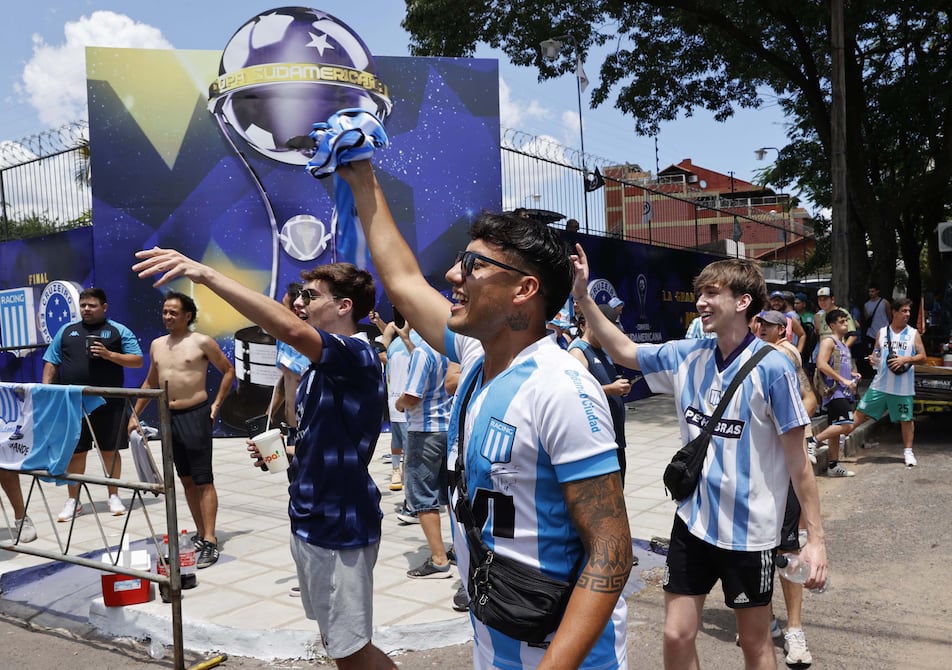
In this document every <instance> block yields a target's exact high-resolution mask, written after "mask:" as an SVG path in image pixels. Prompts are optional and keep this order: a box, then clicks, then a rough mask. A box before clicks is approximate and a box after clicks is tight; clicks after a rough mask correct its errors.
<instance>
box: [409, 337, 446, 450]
mask: <svg viewBox="0 0 952 670" xmlns="http://www.w3.org/2000/svg"><path fill="white" fill-rule="evenodd" d="M449 363H450V362H449V359H448V358H447V357H446V356H444V355H443V354H440V353H439V352H437V351H436V350H435V349H433V347H431V346H430V345H429V344H427V343H426V342H423V341H420V342H418V343H417V345H416V347H414V349H413V353H411V354H410V371H409V373H408V375H407V382H406V388H405V389H404V393H406V394H408V395H412V396H413V397H415V398H419V399H420V402H419V404H417V405H416V407H411V408H410V409H409V410H407V430H412V431H414V432H417V433H445V432H446V429H447V425H448V424H449V420H450V408H451V407H452V405H453V396H452V395H450V394H449V393H447V391H446V388H445V386H444V382H445V381H446V369H447V367H449Z"/></svg>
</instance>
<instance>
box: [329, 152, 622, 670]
mask: <svg viewBox="0 0 952 670" xmlns="http://www.w3.org/2000/svg"><path fill="white" fill-rule="evenodd" d="M337 174H338V175H339V176H341V177H342V178H344V179H345V180H346V181H347V182H348V184H349V185H350V187H351V189H352V191H353V193H354V200H355V202H356V205H357V213H358V215H359V218H360V223H361V225H362V227H363V229H364V235H365V237H366V239H367V242H368V245H369V247H370V252H371V256H372V258H373V262H374V266H375V267H376V269H377V272H378V273H379V276H380V278H381V281H382V282H383V284H384V288H385V289H386V291H387V295H388V296H389V297H390V298H391V300H392V301H393V303H394V304H395V305H396V306H397V307H398V308H399V309H400V311H401V312H402V313H403V314H404V315H406V317H407V319H409V320H410V322H411V323H412V324H413V326H414V328H416V329H417V330H418V331H419V332H420V334H421V335H422V336H423V339H424V340H426V341H427V342H428V343H429V344H430V345H431V346H432V347H433V348H434V349H436V350H437V351H439V352H441V353H444V354H446V355H447V356H448V357H449V358H450V360H452V361H455V362H459V363H460V364H461V365H462V376H461V381H460V383H459V388H458V390H457V396H458V397H459V398H460V400H458V401H457V402H454V404H453V415H452V418H451V421H450V431H449V432H450V434H451V435H452V436H453V439H454V444H453V445H452V446H451V448H450V451H449V454H448V463H449V464H451V465H450V467H452V468H453V470H454V472H453V473H451V477H454V476H456V474H457V472H458V469H457V468H456V467H455V465H454V464H455V463H456V459H457V456H458V455H459V457H460V458H461V459H462V462H463V463H464V464H465V467H464V468H463V472H462V473H459V474H460V475H461V476H463V477H464V480H463V481H464V482H465V485H466V486H465V495H466V496H467V501H468V503H469V504H470V505H471V506H472V509H473V513H474V516H475V524H474V526H473V528H474V532H475V533H477V534H478V536H479V537H480V539H481V541H482V542H483V543H485V544H486V545H488V546H489V547H491V548H492V550H493V552H494V555H496V556H504V557H506V558H508V559H510V560H513V561H518V562H519V563H521V564H522V565H523V566H524V567H525V568H526V569H534V570H544V571H545V574H546V575H548V576H549V577H552V578H556V579H559V580H560V581H563V582H567V583H569V584H571V585H573V586H572V590H571V597H570V599H569V601H568V605H567V607H566V608H565V611H564V614H563V616H562V618H561V621H560V623H559V624H558V627H557V628H556V629H555V631H554V632H553V633H550V634H549V635H548V636H547V637H546V639H545V642H544V643H543V644H530V643H528V642H521V641H520V640H517V639H515V638H512V637H509V636H507V635H505V634H504V633H502V632H501V631H500V630H498V629H496V628H491V627H489V626H487V625H485V624H484V623H483V622H482V621H481V620H480V619H478V618H476V616H475V613H471V621H472V623H473V628H474V632H475V641H476V644H475V649H474V658H473V666H474V667H475V668H488V667H506V668H513V669H518V668H532V667H536V666H539V665H542V666H545V665H546V664H549V666H550V667H555V666H562V667H571V668H594V667H598V668H604V669H606V670H607V669H609V668H625V667H627V658H626V656H627V650H626V636H627V626H626V624H625V621H626V614H625V612H626V604H625V599H624V598H623V597H622V588H623V586H624V584H625V581H626V580H627V578H628V574H629V573H630V572H631V563H632V552H631V532H630V529H629V523H628V515H627V513H626V511H625V501H624V496H623V493H622V486H621V478H620V477H619V474H618V469H619V468H618V459H617V457H616V455H615V454H616V449H617V445H616V444H615V441H614V437H613V431H612V430H611V415H610V412H609V410H608V403H607V401H606V400H605V396H604V394H603V393H602V392H601V390H600V388H599V387H598V384H597V383H596V381H595V379H594V378H593V377H592V376H591V375H589V374H588V373H587V372H585V370H584V369H583V368H582V367H581V365H580V364H579V363H578V361H576V360H575V359H574V358H573V357H572V356H570V355H569V354H567V353H565V352H564V351H562V350H561V349H559V347H558V346H557V345H556V344H555V342H554V341H553V340H552V338H551V337H549V336H546V331H545V322H546V321H547V320H548V319H551V318H553V317H554V316H555V314H556V313H557V312H558V311H559V310H560V309H561V308H562V307H563V305H564V304H565V302H566V299H567V298H568V295H569V289H570V287H571V282H572V267H571V263H570V262H569V259H568V256H567V254H566V251H567V250H566V248H565V246H564V244H563V243H562V242H561V240H560V238H559V235H558V232H557V231H555V230H552V229H550V228H548V227H547V226H545V225H543V224H541V223H539V222H537V221H532V220H524V219H519V218H516V217H511V216H506V215H500V214H491V213H483V214H481V215H480V216H479V217H478V218H477V219H476V222H475V223H474V224H473V226H472V228H471V229H470V237H471V238H472V239H471V241H470V242H469V244H468V245H467V247H466V249H465V251H462V252H460V254H459V256H458V258H457V260H456V262H455V263H454V264H453V265H452V266H451V267H450V268H449V270H447V272H446V279H447V281H448V282H449V283H450V284H451V285H452V287H453V301H452V302H450V301H449V300H447V299H446V298H445V297H443V296H442V295H441V294H440V293H439V291H437V290H436V289H435V288H433V287H432V286H430V284H429V283H428V282H427V280H426V278H425V277H424V275H423V273H422V272H421V270H420V267H419V265H418V264H417V262H416V259H415V258H414V255H413V252H412V251H411V249H410V248H409V246H408V245H407V244H406V242H405V241H404V239H403V237H402V236H401V235H400V232H399V230H398V228H397V225H396V223H395V222H394V220H393V217H392V215H391V214H390V210H389V208H388V206H387V202H386V199H385V197H384V194H383V191H382V189H381V187H380V184H379V183H378V182H377V180H376V178H375V176H374V173H373V168H372V167H371V165H370V163H369V162H367V161H355V162H353V163H350V164H349V165H347V166H345V167H343V168H338V170H337ZM460 435H462V437H460ZM458 452H459V453H458ZM452 495H453V497H452V499H451V501H452V503H453V505H454V509H455V506H456V505H457V504H461V503H459V500H460V496H461V495H462V491H461V487H459V486H456V487H454V488H453V491H452ZM490 512H491V513H490ZM454 521H455V526H454V532H453V534H454V538H455V540H456V542H455V545H454V546H455V548H456V554H457V560H458V565H459V572H460V576H461V577H462V579H463V583H464V584H465V585H467V586H471V585H472V581H471V579H470V578H471V574H472V573H471V572H470V568H471V565H470V561H471V560H473V561H476V560H478V559H477V558H476V557H475V556H473V555H472V554H471V552H470V548H469V546H468V542H467V541H466V539H465V538H466V527H465V524H463V523H461V522H460V518H459V515H455V514H454ZM477 555H478V554H477ZM472 567H474V568H475V566H472ZM471 593H472V591H471Z"/></svg>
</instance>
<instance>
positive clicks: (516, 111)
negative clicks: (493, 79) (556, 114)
mask: <svg viewBox="0 0 952 670" xmlns="http://www.w3.org/2000/svg"><path fill="white" fill-rule="evenodd" d="M551 116H552V111H551V110H549V109H546V108H545V107H543V106H542V105H541V104H539V102H538V101H536V100H530V101H529V102H527V103H526V102H523V101H520V100H514V99H513V97H512V89H511V88H509V84H508V83H507V82H506V80H505V79H504V78H503V77H499V125H501V126H502V127H503V128H524V127H525V126H526V125H528V124H530V123H531V121H533V120H539V119H548V118H550V117H551Z"/></svg>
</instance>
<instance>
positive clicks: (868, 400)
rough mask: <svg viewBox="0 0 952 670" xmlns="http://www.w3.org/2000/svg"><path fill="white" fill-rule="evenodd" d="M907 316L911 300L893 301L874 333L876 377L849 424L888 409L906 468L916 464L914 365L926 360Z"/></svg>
mask: <svg viewBox="0 0 952 670" xmlns="http://www.w3.org/2000/svg"><path fill="white" fill-rule="evenodd" d="M911 315H912V301H911V300H909V299H908V298H898V299H896V300H893V303H892V323H890V324H889V325H888V326H886V327H884V328H882V329H881V330H880V331H879V333H878V334H877V337H876V344H875V349H874V351H873V354H872V356H871V357H870V359H869V362H870V363H871V364H872V365H873V368H874V369H875V370H876V376H875V377H873V381H872V382H871V383H870V385H869V389H868V390H867V391H866V393H865V394H864V395H863V398H862V399H861V400H860V401H859V405H857V407H856V412H855V413H854V414H853V426H852V429H855V428H856V427H858V426H861V425H862V424H863V422H864V421H866V419H867V417H872V418H873V419H876V420H877V421H878V420H879V419H880V418H882V416H883V414H885V413H886V411H887V410H888V411H889V418H890V419H891V420H892V421H893V422H898V423H899V426H900V429H901V432H902V446H903V452H902V456H903V461H904V462H905V464H906V467H909V468H911V467H915V466H916V465H917V464H918V461H917V460H916V456H915V454H914V453H913V450H912V443H913V438H914V437H915V430H916V428H915V424H914V423H913V413H912V409H913V401H914V400H915V394H916V373H915V367H914V366H915V365H918V364H921V363H925V361H926V349H925V346H923V344H922V335H920V334H919V331H918V330H916V329H915V328H913V327H912V326H910V325H909V317H910V316H911Z"/></svg>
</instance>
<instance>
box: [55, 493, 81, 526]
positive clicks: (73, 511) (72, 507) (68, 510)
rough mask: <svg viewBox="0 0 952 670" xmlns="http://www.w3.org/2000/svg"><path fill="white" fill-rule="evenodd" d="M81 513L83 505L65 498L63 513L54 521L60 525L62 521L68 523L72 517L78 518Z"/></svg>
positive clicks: (72, 499)
mask: <svg viewBox="0 0 952 670" xmlns="http://www.w3.org/2000/svg"><path fill="white" fill-rule="evenodd" d="M82 513H83V503H81V502H79V501H78V500H76V498H67V499H66V504H65V505H63V511H62V512H60V513H59V516H58V517H56V520H57V521H58V522H60V523H63V522H64V521H69V520H70V519H72V518H73V517H76V516H79V515H80V514H82Z"/></svg>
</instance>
